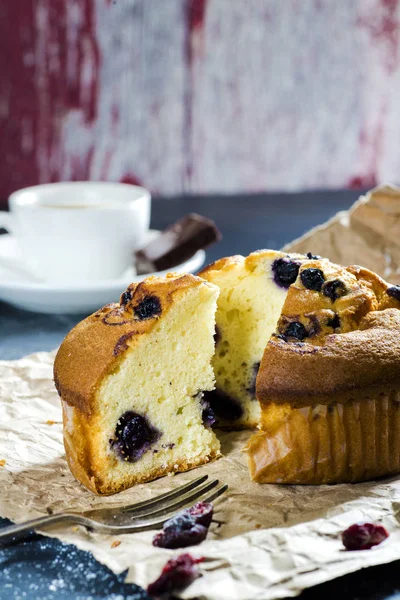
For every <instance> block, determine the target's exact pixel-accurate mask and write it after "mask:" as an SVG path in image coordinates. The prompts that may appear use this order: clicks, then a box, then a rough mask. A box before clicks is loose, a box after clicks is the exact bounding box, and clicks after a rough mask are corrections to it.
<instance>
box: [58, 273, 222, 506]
mask: <svg viewBox="0 0 400 600" xmlns="http://www.w3.org/2000/svg"><path fill="white" fill-rule="evenodd" d="M218 293H219V290H218V288H217V287H215V286H213V285H212V284H210V283H208V282H205V281H204V280H202V279H200V278H199V277H195V276H193V275H174V274H170V275H167V276H166V277H164V278H155V277H150V278H148V279H145V280H144V281H143V282H141V283H139V284H132V285H130V286H129V287H128V289H127V290H126V291H125V292H124V293H123V294H122V296H121V299H120V302H119V303H118V304H110V305H107V306H105V307H104V308H102V309H101V310H99V311H98V312H96V313H94V314H93V315H91V316H89V317H88V318H87V319H85V320H84V321H82V322H81V323H79V324H78V325H77V326H76V327H75V328H74V329H73V330H72V331H71V332H70V333H69V334H68V335H67V337H66V338H65V340H64V341H63V343H62V345H61V347H60V349H59V351H58V353H57V356H56V359H55V364H54V380H55V385H56V387H57V390H58V393H59V395H60V396H61V399H62V405H63V415H64V444H65V450H66V456H67V460H68V463H69V466H70V469H71V471H72V473H73V474H74V475H75V477H76V478H77V479H78V480H79V481H80V482H81V483H83V484H84V485H85V486H86V487H87V488H89V489H90V490H91V491H93V492H95V493H97V494H113V493H116V492H119V491H121V490H123V489H125V488H128V487H130V486H132V485H134V484H136V483H141V482H146V481H150V480H152V479H155V478H156V477H159V476H162V475H165V474H167V473H173V472H177V471H186V470H188V469H191V468H193V467H196V466H198V465H201V464H203V463H207V462H208V461H210V460H213V459H215V458H217V457H218V456H219V455H220V445H219V442H218V440H217V438H216V436H215V435H214V433H213V431H212V429H211V425H212V424H213V423H214V417H213V413H212V411H211V409H210V407H209V405H208V404H207V402H206V400H205V399H204V398H203V394H204V392H205V391H207V390H212V389H213V387H214V374H213V370H212V366H211V358H212V355H213V352H214V329H215V311H216V302H217V297H218Z"/></svg>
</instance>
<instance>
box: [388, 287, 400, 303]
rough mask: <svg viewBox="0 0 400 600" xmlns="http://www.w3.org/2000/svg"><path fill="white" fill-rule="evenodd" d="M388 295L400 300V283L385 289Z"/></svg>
mask: <svg viewBox="0 0 400 600" xmlns="http://www.w3.org/2000/svg"><path fill="white" fill-rule="evenodd" d="M386 293H387V295H388V296H391V298H395V299H396V300H400V285H392V286H391V287H389V288H388V289H387V290H386Z"/></svg>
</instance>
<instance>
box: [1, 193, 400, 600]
mask: <svg viewBox="0 0 400 600" xmlns="http://www.w3.org/2000/svg"><path fill="white" fill-rule="evenodd" d="M358 195H359V194H358V193H357V192H353V191H340V192H324V191H321V192H306V193H301V194H300V193H299V194H255V195H246V196H238V195H236V196H188V197H179V198H155V199H154V200H153V211H152V223H151V226H152V227H154V228H157V229H162V228H164V227H165V226H166V225H168V224H169V223H171V222H172V221H174V220H176V219H178V218H179V217H181V216H183V215H184V214H187V213H189V212H198V213H200V214H203V215H206V216H208V217H211V218H213V219H214V220H215V221H216V223H217V225H218V227H219V228H220V230H221V232H222V234H223V240H222V241H221V242H220V243H219V244H217V245H215V246H213V247H211V248H209V250H208V251H207V261H208V262H211V261H213V260H215V259H217V258H219V257H221V256H229V255H231V254H248V253H249V252H251V251H253V250H256V249H259V248H275V249H278V248H280V247H281V246H282V245H284V244H285V243H287V242H289V241H290V240H292V239H294V238H296V237H298V236H299V235H301V234H302V233H304V232H305V231H307V230H308V229H310V228H311V227H313V226H315V225H318V224H319V223H322V222H324V221H326V220H327V219H328V218H330V217H331V216H333V215H334V214H335V213H336V212H337V211H339V210H343V209H347V208H349V206H350V205H351V204H352V203H353V202H354V201H355V200H356V199H357V197H358ZM310 251H311V252H312V248H310ZM122 291H123V290H121V292H122ZM85 316H86V315H84V314H82V315H54V316H52V315H41V314H36V313H31V312H25V311H22V310H19V309H16V308H13V307H12V306H10V305H8V304H5V303H2V302H0V359H3V360H10V359H18V358H20V357H22V356H24V355H26V354H29V353H31V352H37V351H41V350H52V349H53V348H56V347H57V346H58V345H59V344H60V342H61V341H62V339H63V337H64V336H65V334H66V333H67V332H68V331H69V329H71V327H73V326H74V325H75V323H77V322H78V321H79V320H80V319H82V318H83V317H85ZM7 523H8V522H7V521H6V520H5V519H0V526H4V525H6V524H7ZM0 567H1V569H0V600H3V599H4V600H8V599H14V600H19V599H29V600H31V599H32V600H55V599H57V600H59V599H60V600H64V599H65V600H67V599H68V600H92V599H93V600H97V599H105V598H107V599H109V600H123V599H127V600H139V599H144V598H148V596H147V594H146V593H145V592H144V591H143V590H141V589H140V588H138V587H137V586H135V585H131V584H125V583H124V574H123V573H122V574H121V575H119V576H117V575H114V574H113V573H112V572H111V571H110V570H109V569H108V568H107V567H105V566H103V565H101V564H100V563H98V562H97V561H96V560H95V559H94V558H93V557H92V555H91V554H89V553H87V552H83V551H81V550H78V549H77V548H75V546H70V545H66V544H62V543H61V542H59V541H57V540H55V539H50V538H45V537H42V536H40V535H36V534H32V535H31V536H30V537H29V539H26V540H25V541H23V542H19V543H14V544H11V545H8V546H6V547H3V548H2V549H0ZM399 567H400V561H396V562H394V563H391V564H389V565H383V566H379V567H373V568H370V569H366V570H363V571H359V572H358V573H354V574H351V575H346V576H345V577H341V578H339V579H336V580H335V581H332V582H328V583H325V584H321V585H319V586H316V587H314V588H311V589H309V590H306V591H305V592H303V593H302V594H301V596H300V598H301V599H302V600H316V599H317V598H318V599H320V598H321V597H325V598H326V599H330V598H332V599H333V598H335V599H337V598H338V597H340V598H341V600H347V599H349V600H350V599H354V600H355V599H356V598H357V599H360V600H363V599H369V600H381V599H383V598H386V599H389V598H397V599H399V600H400V576H399V575H398V573H399Z"/></svg>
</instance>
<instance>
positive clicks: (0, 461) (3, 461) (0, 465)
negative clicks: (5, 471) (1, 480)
mask: <svg viewBox="0 0 400 600" xmlns="http://www.w3.org/2000/svg"><path fill="white" fill-rule="evenodd" d="M5 465H6V460H5V458H2V459H1V460H0V467H5Z"/></svg>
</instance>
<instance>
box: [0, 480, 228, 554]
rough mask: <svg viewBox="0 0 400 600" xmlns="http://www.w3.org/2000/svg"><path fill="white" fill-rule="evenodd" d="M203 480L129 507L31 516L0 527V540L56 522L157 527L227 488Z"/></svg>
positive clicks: (102, 527) (105, 529)
mask: <svg viewBox="0 0 400 600" xmlns="http://www.w3.org/2000/svg"><path fill="white" fill-rule="evenodd" d="M207 479H208V475H203V476H202V477H198V478H197V479H193V481H190V482H189V483H185V485H182V486H180V487H178V488H175V489H174V490H172V491H170V492H165V493H164V494H160V495H159V496H156V497H155V498H152V499H150V500H144V501H143V502H136V503H135V504H131V505H129V506H121V507H117V508H115V507H114V508H99V509H94V510H85V511H84V512H62V513H56V514H54V515H48V516H46V517H39V518H38V519H31V520H30V521H25V522H24V523H20V524H19V525H10V526H8V527H4V528H1V529H0V542H5V541H9V540H11V539H14V538H16V537H21V536H23V534H26V533H28V532H29V531H32V529H36V528H42V527H46V526H47V525H55V524H56V523H63V524H65V523H73V524H75V525H84V526H85V527H87V528H88V529H89V530H91V531H97V532H99V533H112V534H118V533H119V534H123V533H131V532H134V531H143V530H145V529H157V528H160V527H161V526H162V525H163V523H164V522H165V521H167V520H168V519H170V518H171V517H173V516H174V515H175V514H176V513H177V511H178V510H183V509H184V508H190V507H191V506H192V505H193V503H194V501H195V500H196V501H200V500H203V501H204V502H211V501H212V500H215V499H216V498H218V496H220V495H221V494H223V493H224V492H225V491H226V490H227V489H228V486H227V485H225V484H220V485H219V481H218V479H212V480H211V481H207Z"/></svg>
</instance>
